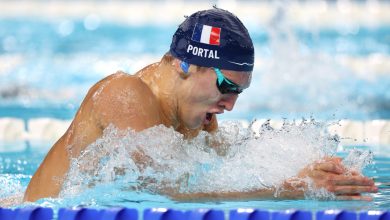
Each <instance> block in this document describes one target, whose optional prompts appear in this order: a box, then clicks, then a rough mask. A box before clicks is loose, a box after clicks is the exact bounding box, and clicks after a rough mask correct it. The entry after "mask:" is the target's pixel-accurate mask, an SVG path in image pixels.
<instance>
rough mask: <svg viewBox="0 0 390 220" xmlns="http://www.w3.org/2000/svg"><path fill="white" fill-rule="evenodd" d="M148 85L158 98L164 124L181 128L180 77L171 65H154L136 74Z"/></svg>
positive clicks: (160, 63) (162, 63) (161, 63)
mask: <svg viewBox="0 0 390 220" xmlns="http://www.w3.org/2000/svg"><path fill="white" fill-rule="evenodd" d="M136 75H137V76H138V77H140V79H141V80H142V81H143V82H144V83H145V84H146V85H148V87H149V88H150V89H151V91H152V92H153V94H154V95H155V96H156V98H157V100H158V102H159V104H160V108H161V119H162V123H163V124H164V125H165V126H167V127H171V126H172V127H173V128H174V129H175V130H177V129H178V127H179V126H180V120H179V117H178V102H177V92H176V90H177V89H176V88H177V86H178V85H177V83H178V82H179V81H180V79H179V78H180V76H179V75H178V74H177V73H176V72H175V69H174V68H173V67H172V65H171V64H170V63H164V62H162V61H161V62H159V63H154V64H152V65H149V66H147V67H145V68H144V69H142V70H141V71H139V72H138V73H137V74H136Z"/></svg>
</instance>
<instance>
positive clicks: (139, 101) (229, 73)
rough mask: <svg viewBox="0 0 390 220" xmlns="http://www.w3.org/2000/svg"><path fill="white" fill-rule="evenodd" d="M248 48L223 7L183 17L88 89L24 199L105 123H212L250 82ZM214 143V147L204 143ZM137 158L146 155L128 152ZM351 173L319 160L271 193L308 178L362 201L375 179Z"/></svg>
mask: <svg viewBox="0 0 390 220" xmlns="http://www.w3.org/2000/svg"><path fill="white" fill-rule="evenodd" d="M253 67H254V47H253V43H252V40H251V38H250V36H249V33H248V31H247V29H246V28H245V26H244V25H243V24H242V23H241V21H240V20H239V19H238V18H237V17H236V16H235V15H233V14H232V13H230V12H228V11H225V10H222V9H217V8H214V9H210V10H205V11H199V12H196V13H194V14H192V15H191V16H189V17H187V18H186V19H185V21H184V22H183V23H182V24H181V25H180V26H179V28H178V29H177V30H176V32H175V33H174V35H173V39H172V43H171V46H170V50H169V52H167V53H166V54H165V55H164V56H163V57H162V59H161V60H160V61H159V62H157V63H154V64H151V65H149V66H146V67H145V68H143V69H142V70H140V71H138V72H137V73H135V74H133V75H129V74H126V73H123V72H117V73H115V74H112V75H110V76H108V77H106V78H104V79H102V80H101V81H99V82H98V83H96V84H95V85H94V86H92V87H91V88H90V90H89V91H88V93H87V95H86V97H85V99H84V100H83V102H82V104H81V106H80V108H79V110H78V111H77V113H76V115H75V117H74V119H73V121H72V123H71V125H70V127H69V128H68V130H67V131H66V132H65V134H64V135H63V136H62V137H61V138H60V139H59V140H58V141H57V142H56V143H55V144H54V146H53V147H52V148H51V150H50V151H49V153H48V154H47V156H46V157H45V159H44V161H43V162H42V164H41V165H40V166H39V168H38V170H37V171H36V173H35V174H34V176H33V177H32V179H31V181H30V183H29V185H28V187H27V190H26V192H25V195H24V201H36V200H38V199H40V198H47V197H57V196H58V194H59V193H60V191H61V187H62V184H63V182H64V180H65V178H66V174H67V172H68V170H69V167H70V159H71V158H77V157H78V156H79V155H80V152H82V151H83V150H84V149H85V148H86V147H87V146H88V145H90V144H91V143H93V142H95V141H96V140H97V139H98V138H100V137H101V136H102V134H103V130H104V129H105V128H107V127H108V126H109V125H111V124H112V125H114V126H116V127H117V128H118V129H128V128H131V129H133V130H135V131H142V130H144V129H147V128H150V127H153V126H156V125H165V126H166V127H172V128H174V129H175V130H176V131H178V132H180V133H182V134H183V135H184V137H185V138H192V137H195V136H196V135H197V134H198V133H199V132H200V131H201V130H204V131H207V132H210V133H213V132H215V131H216V130H217V129H218V123H217V117H216V115H217V114H222V113H224V111H225V110H226V111H231V110H232V109H233V107H234V105H235V103H236V100H237V98H238V96H239V94H240V93H241V92H243V91H244V90H245V89H246V88H248V87H249V85H250V83H251V76H252V71H253ZM210 147H213V146H210ZM132 159H133V160H134V161H135V162H136V163H137V164H142V163H146V162H145V161H146V160H147V157H146V156H145V155H143V154H142V152H140V153H137V154H136V153H134V154H133V155H132ZM347 173H349V174H350V173H351V172H350V171H348V170H347V169H346V168H345V167H344V166H343V165H342V163H341V160H340V159H339V158H324V159H323V160H321V161H318V162H316V163H314V164H311V165H309V166H307V167H306V168H304V169H303V170H301V172H299V173H298V174H297V176H296V177H294V178H290V179H287V180H285V182H284V184H283V187H284V188H283V189H284V190H283V191H281V192H280V193H279V196H278V198H282V199H284V198H288V199H297V198H304V193H305V190H307V189H308V185H307V183H306V182H305V181H303V179H311V182H312V184H313V186H314V187H317V188H325V189H327V190H329V191H330V192H333V193H334V194H335V195H336V196H337V198H339V199H346V200H366V199H370V197H367V196H365V195H364V194H363V193H370V192H376V191H377V187H376V186H375V185H374V182H373V181H372V180H371V179H369V178H367V177H364V176H362V175H361V174H358V173H352V174H350V175H347ZM275 190H276V189H273V188H270V189H263V188H262V189H258V190H252V191H246V192H214V193H181V192H178V191H175V190H169V189H167V190H165V191H164V193H165V194H166V195H167V196H169V197H171V198H172V199H175V200H180V201H188V200H197V201H199V200H233V199H234V200H237V199H240V200H241V199H263V198H274V194H275Z"/></svg>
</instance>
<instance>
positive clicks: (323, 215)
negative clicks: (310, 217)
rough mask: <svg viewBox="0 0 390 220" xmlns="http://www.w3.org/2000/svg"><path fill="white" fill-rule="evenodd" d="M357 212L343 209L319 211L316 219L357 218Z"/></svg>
mask: <svg viewBox="0 0 390 220" xmlns="http://www.w3.org/2000/svg"><path fill="white" fill-rule="evenodd" d="M357 216H358V215H357V213H356V212H351V211H342V210H326V211H319V212H317V215H316V220H357Z"/></svg>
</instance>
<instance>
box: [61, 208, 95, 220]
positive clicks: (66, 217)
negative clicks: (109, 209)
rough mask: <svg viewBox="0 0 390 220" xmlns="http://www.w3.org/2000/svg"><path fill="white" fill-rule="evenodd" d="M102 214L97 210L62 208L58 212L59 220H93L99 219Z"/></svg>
mask: <svg viewBox="0 0 390 220" xmlns="http://www.w3.org/2000/svg"><path fill="white" fill-rule="evenodd" d="M99 218H100V212H99V211H98V210H96V209H89V208H81V209H66V208H61V209H60V210H59V211H58V220H91V219H99Z"/></svg>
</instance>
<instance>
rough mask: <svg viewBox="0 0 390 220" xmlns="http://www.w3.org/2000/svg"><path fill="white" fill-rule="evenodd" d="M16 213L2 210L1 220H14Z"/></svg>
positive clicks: (0, 210)
mask: <svg viewBox="0 0 390 220" xmlns="http://www.w3.org/2000/svg"><path fill="white" fill-rule="evenodd" d="M15 214H16V212H15V211H14V210H12V209H4V208H0V219H1V220H3V219H14V217H15Z"/></svg>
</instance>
